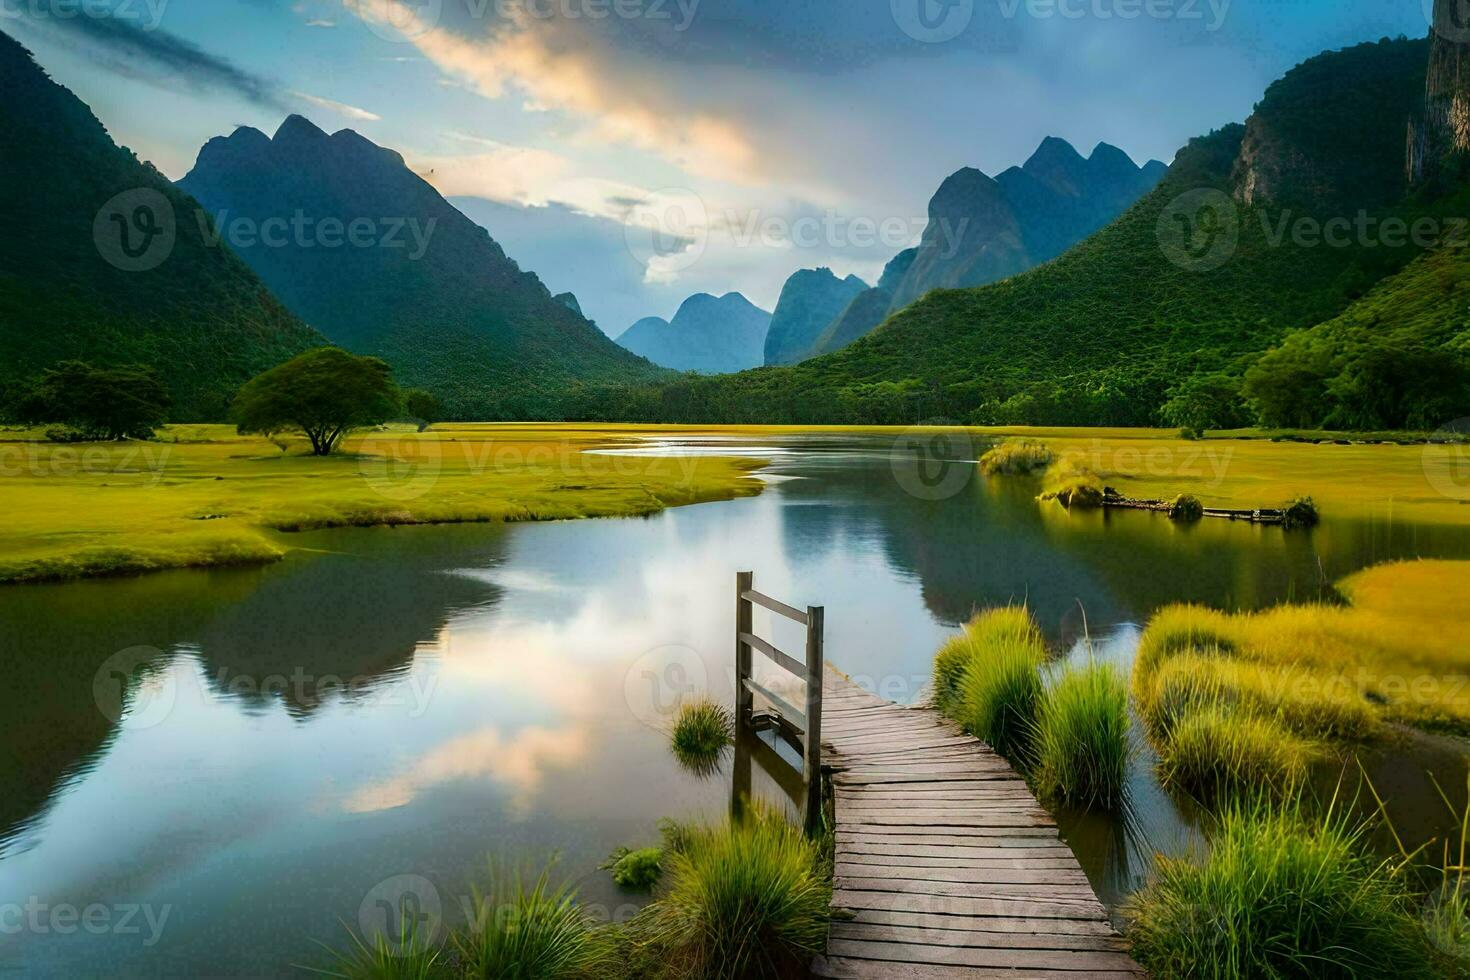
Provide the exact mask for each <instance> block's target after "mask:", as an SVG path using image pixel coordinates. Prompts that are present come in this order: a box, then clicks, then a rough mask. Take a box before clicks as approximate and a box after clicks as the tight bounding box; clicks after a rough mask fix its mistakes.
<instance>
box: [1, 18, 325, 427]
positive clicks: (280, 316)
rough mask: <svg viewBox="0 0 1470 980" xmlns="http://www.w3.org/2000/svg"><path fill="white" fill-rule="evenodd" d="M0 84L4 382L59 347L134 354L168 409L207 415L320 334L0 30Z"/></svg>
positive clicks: (117, 358) (42, 362)
mask: <svg viewBox="0 0 1470 980" xmlns="http://www.w3.org/2000/svg"><path fill="white" fill-rule="evenodd" d="M0 90H3V91H4V93H5V98H4V99H3V100H0V160H3V161H4V167H3V173H4V179H3V180H0V214H4V215H5V234H3V235H0V324H3V327H0V382H3V381H6V380H14V379H16V378H24V377H29V376H31V375H33V374H35V373H36V372H38V371H39V370H41V369H42V368H46V367H50V366H51V365H53V364H55V363H56V362H57V361H60V360H65V359H69V358H75V359H85V360H89V361H92V362H94V363H99V364H118V363H128V362H138V363H144V364H149V365H152V366H153V367H155V368H157V369H158V371H159V372H160V373H161V374H162V376H163V378H164V379H165V381H166V382H167V383H168V385H169V388H170V390H171V391H172V393H173V399H174V406H173V417H174V418H175V419H177V420H189V421H198V420H216V419H221V418H223V416H224V414H225V410H226V407H227V405H228V404H229V400H230V399H231V398H233V396H234V393H235V392H236V391H237V390H238V389H239V387H240V385H241V384H243V383H244V382H245V381H247V380H249V379H250V378H251V377H252V376H254V375H255V374H257V373H259V372H261V371H263V370H265V369H267V368H270V367H273V366H274V365H276V364H278V363H280V362H282V361H284V360H287V359H289V358H290V357H292V356H293V355H295V354H297V353H299V352H300V351H302V350H304V349H306V348H308V347H312V346H316V345H319V344H322V343H324V342H325V341H324V340H323V339H322V338H321V337H320V336H319V335H318V334H316V333H314V332H312V331H311V330H310V329H309V328H308V327H306V326H305V325H304V324H303V323H301V321H300V320H298V319H297V318H296V317H294V316H292V315H291V313H290V312H288V311H287V310H286V308H285V307H284V306H282V305H281V304H280V303H279V302H278V301H277V300H276V298H275V297H274V296H272V295H271V293H270V291H269V290H268V289H267V288H266V286H265V285H264V284H263V283H262V282H261V281H260V279H259V278H257V277H256V275H255V273H253V272H251V271H250V269H249V268H248V267H247V266H246V265H245V264H244V263H243V262H241V261H240V260H239V259H238V258H236V257H235V255H234V254H232V253H231V251H230V250H229V249H228V248H221V247H217V246H215V245H213V244H212V243H211V241H210V237H209V235H208V234H207V229H201V228H200V226H199V224H198V223H197V222H196V221H195V218H194V214H195V211H196V210H197V209H198V205H197V204H195V202H194V201H193V200H191V199H190V198H189V197H188V196H186V195H185V194H183V193H181V192H180V191H179V190H177V189H176V188H174V187H173V185H171V184H170V183H169V182H168V180H167V179H166V178H164V177H163V175H162V174H160V173H159V172H158V171H157V170H155V169H154V168H153V167H152V166H151V165H150V164H147V163H143V162H140V161H139V160H138V158H137V157H135V156H134V155H133V154H132V153H131V152H130V151H128V150H126V149H123V148H120V147H118V146H117V145H116V144H115V143H113V141H112V139H111V137H109V136H108V134H107V131H106V129H104V128H103V126H102V124H101V123H100V122H99V121H98V120H97V118H96V116H94V115H93V114H92V112H91V110H90V109H88V108H87V106H86V105H84V104H83V103H82V102H81V101H80V100H79V99H77V97H76V96H74V95H72V94H71V92H69V91H67V90H66V89H65V88H63V87H62V86H60V85H58V84H56V83H55V82H53V81H52V80H51V79H50V78H49V77H47V75H46V73H45V72H44V71H43V70H42V69H41V68H40V67H39V66H38V65H37V64H36V63H35V61H34V60H32V58H31V56H30V53H29V52H28V51H26V49H25V48H23V47H21V45H20V44H18V43H17V42H16V41H14V40H13V39H11V38H10V37H9V36H8V35H6V34H3V33H0ZM118 195H127V196H125V197H118ZM124 236H126V237H124Z"/></svg>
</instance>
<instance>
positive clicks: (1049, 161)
mask: <svg viewBox="0 0 1470 980" xmlns="http://www.w3.org/2000/svg"><path fill="white" fill-rule="evenodd" d="M1167 169H1168V168H1167V167H1165V166H1164V164H1162V163H1160V162H1158V161H1157V160H1154V161H1150V162H1149V163H1148V164H1146V165H1145V166H1143V167H1139V166H1136V165H1135V164H1134V163H1133V161H1132V160H1130V159H1129V158H1128V155H1127V154H1125V153H1124V152H1123V151H1122V150H1120V149H1118V148H1117V147H1115V146H1109V145H1108V144H1107V143H1099V144H1098V145H1097V147H1096V149H1094V150H1093V151H1092V156H1090V157H1087V158H1083V157H1082V155H1081V154H1079V153H1078V152H1077V151H1076V150H1075V149H1073V148H1072V145H1071V144H1070V143H1068V142H1067V141H1066V140H1063V139H1058V138H1057V137H1054V136H1049V137H1047V138H1046V139H1044V140H1042V142H1041V145H1040V146H1038V147H1037V148H1036V152H1035V153H1033V154H1032V155H1031V158H1030V159H1029V160H1027V161H1026V162H1025V163H1024V164H1023V165H1021V166H1020V167H1012V168H1010V169H1009V170H1006V171H1004V172H1003V173H1001V174H1000V175H999V176H998V177H995V178H993V179H992V178H990V177H987V176H986V175H985V174H983V173H981V172H980V171H978V170H975V169H973V168H970V167H966V168H964V169H963V170H959V171H957V172H955V173H954V174H952V175H950V176H949V177H948V178H947V179H946V180H945V181H944V183H942V184H940V186H939V190H938V191H936V192H935V194H934V197H933V198H932V199H931V200H930V202H929V224H928V225H927V226H926V227H925V229H924V235H923V238H922V239H921V240H920V242H919V246H918V252H917V254H916V255H915V257H914V260H913V264H912V265H911V266H910V267H909V270H908V272H907V273H906V274H905V275H904V276H903V278H902V280H900V282H899V284H898V286H897V287H896V288H895V289H894V295H893V303H892V305H891V307H890V309H891V310H894V311H896V310H900V309H902V308H903V307H905V306H907V305H909V304H910V303H912V302H914V301H915V300H917V299H920V298H922V297H923V296H924V294H926V293H928V292H929V291H930V290H932V289H956V288H963V287H968V286H983V285H985V284H986V283H990V282H995V281H997V280H999V279H1004V278H1006V277H1007V276H1013V275H1015V274H1016V273H1018V272H1024V271H1025V270H1026V269H1029V268H1031V267H1032V266H1035V265H1039V264H1041V263H1042V262H1047V261H1050V260H1051V259H1054V258H1056V257H1057V256H1058V255H1060V254H1062V253H1063V252H1065V251H1066V250H1067V249H1068V248H1070V247H1072V246H1073V245H1075V244H1076V243H1077V242H1079V241H1081V240H1082V239H1084V238H1086V237H1087V236H1088V235H1091V234H1092V233H1093V232H1095V231H1097V230H1098V229H1099V228H1101V227H1103V226H1104V225H1106V224H1107V223H1108V222H1110V221H1112V220H1113V219H1114V218H1116V217H1117V216H1118V215H1119V214H1121V213H1123V211H1124V210H1125V209H1127V207H1128V206H1129V205H1131V204H1132V203H1133V202H1134V201H1136V200H1138V199H1139V198H1140V197H1141V196H1143V195H1144V194H1145V193H1147V192H1148V191H1149V190H1150V189H1151V188H1152V187H1153V186H1154V185H1155V184H1157V183H1158V182H1159V179H1160V178H1161V177H1162V176H1163V175H1164V173H1165V172H1166V171H1167Z"/></svg>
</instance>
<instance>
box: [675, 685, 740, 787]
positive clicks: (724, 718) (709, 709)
mask: <svg viewBox="0 0 1470 980" xmlns="http://www.w3.org/2000/svg"><path fill="white" fill-rule="evenodd" d="M734 738H735V718H734V715H733V714H731V712H730V710H729V709H728V708H726V707H725V706H724V705H722V704H717V703H716V702H714V701H711V700H709V699H708V698H700V699H699V700H697V701H690V702H689V703H687V704H684V705H682V706H681V707H680V708H679V717H678V719H677V720H676V721H675V722H674V734H673V738H672V741H673V748H674V757H675V758H677V759H678V760H679V762H680V763H681V764H682V765H684V766H686V767H688V768H689V769H691V770H693V771H695V772H699V773H709V772H713V771H714V769H715V767H716V766H718V765H719V761H720V754H721V753H722V752H724V750H725V748H726V746H728V745H729V744H730V743H731V742H732V741H734Z"/></svg>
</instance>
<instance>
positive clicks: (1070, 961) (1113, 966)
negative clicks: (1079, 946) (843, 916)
mask: <svg viewBox="0 0 1470 980" xmlns="http://www.w3.org/2000/svg"><path fill="white" fill-rule="evenodd" d="M827 953H828V955H829V956H841V957H850V958H854V959H869V960H885V961H888V962H899V963H933V964H936V965H942V966H978V967H990V968H994V969H1002V970H1049V971H1058V970H1059V971H1086V972H1087V973H1089V974H1093V973H1097V972H1102V971H1107V970H1120V971H1127V970H1129V969H1130V968H1131V967H1132V966H1133V962H1132V960H1130V959H1129V958H1128V956H1127V954H1126V953H1119V952H1116V951H1113V950H1064V949H997V948H994V947H990V948H986V947H975V946H968V947H967V946H931V945H927V944H923V943H897V942H867V941H862V940H853V939H845V938H841V937H839V938H836V939H832V940H829V941H828V943H827Z"/></svg>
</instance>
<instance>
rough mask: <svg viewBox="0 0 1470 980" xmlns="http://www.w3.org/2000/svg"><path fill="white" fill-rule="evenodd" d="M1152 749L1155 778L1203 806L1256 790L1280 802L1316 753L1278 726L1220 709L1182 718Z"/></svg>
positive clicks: (1299, 780) (1301, 777)
mask: <svg viewBox="0 0 1470 980" xmlns="http://www.w3.org/2000/svg"><path fill="white" fill-rule="evenodd" d="M1157 749H1158V753H1159V779H1160V780H1161V781H1162V782H1163V783H1164V784H1165V785H1166V786H1171V787H1173V788H1175V789H1179V790H1182V791H1184V792H1186V793H1189V794H1190V795H1192V796H1193V797H1194V798H1195V799H1197V800H1200V801H1202V802H1206V803H1212V802H1220V801H1228V800H1230V799H1234V798H1241V797H1246V796H1251V795H1255V794H1258V793H1260V792H1262V791H1264V792H1268V793H1274V794H1275V795H1277V796H1280V797H1285V796H1287V795H1289V794H1291V793H1292V792H1294V791H1295V790H1296V789H1297V788H1298V787H1299V786H1301V784H1302V781H1303V780H1304V779H1305V778H1306V775H1307V768H1308V766H1309V765H1310V764H1311V762H1312V761H1313V759H1315V758H1316V757H1317V756H1318V754H1319V750H1318V749H1317V747H1316V746H1315V745H1313V744H1312V743H1310V742H1308V741H1306V740H1304V739H1302V738H1299V737H1297V736H1296V735H1293V734H1292V733H1291V731H1290V730H1288V729H1287V728H1286V727H1285V726H1283V725H1282V724H1281V723H1280V722H1279V721H1276V720H1274V719H1268V718H1262V717H1259V716H1255V715H1249V714H1245V713H1241V712H1236V711H1232V710H1230V709H1229V708H1227V707H1224V706H1221V705H1210V706H1206V707H1203V708H1201V709H1200V710H1197V711H1194V712H1191V713H1189V714H1186V715H1184V716H1183V717H1182V718H1180V719H1179V721H1178V722H1177V723H1176V724H1175V725H1174V728H1173V730H1172V731H1171V732H1170V733H1169V736H1168V738H1167V739H1165V740H1164V741H1163V742H1162V744H1159V745H1158V746H1157Z"/></svg>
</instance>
